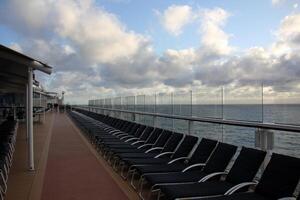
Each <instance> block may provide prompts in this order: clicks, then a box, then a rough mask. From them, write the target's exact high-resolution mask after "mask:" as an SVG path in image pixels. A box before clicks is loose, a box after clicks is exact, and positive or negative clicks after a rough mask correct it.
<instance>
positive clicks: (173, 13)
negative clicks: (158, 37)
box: [159, 5, 195, 36]
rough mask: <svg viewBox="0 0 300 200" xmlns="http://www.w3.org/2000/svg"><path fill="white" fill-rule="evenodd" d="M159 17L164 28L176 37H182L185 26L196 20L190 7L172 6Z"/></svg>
mask: <svg viewBox="0 0 300 200" xmlns="http://www.w3.org/2000/svg"><path fill="white" fill-rule="evenodd" d="M159 15H160V18H161V19H160V20H161V23H162V25H163V27H164V28H165V29H166V30H167V31H168V32H169V33H171V34H173V35H175V36H177V35H180V34H181V33H182V29H183V28H184V26H186V25H187V24H189V23H191V22H192V21H193V20H194V19H195V16H194V14H193V11H192V8H191V7H190V6H188V5H171V6H169V7H168V8H167V9H166V10H165V11H164V12H163V13H162V14H159Z"/></svg>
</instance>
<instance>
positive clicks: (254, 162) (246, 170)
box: [226, 147, 266, 184]
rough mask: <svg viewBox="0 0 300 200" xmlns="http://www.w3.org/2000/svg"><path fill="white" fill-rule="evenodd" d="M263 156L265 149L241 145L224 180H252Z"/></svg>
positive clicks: (236, 182) (233, 181)
mask: <svg viewBox="0 0 300 200" xmlns="http://www.w3.org/2000/svg"><path fill="white" fill-rule="evenodd" d="M265 156H266V152H265V151H261V150H257V149H251V148H246V147H242V149H241V151H240V153H239V155H238V157H237V158H236V159H235V161H234V163H233V165H232V167H231V169H230V171H229V173H228V175H227V176H226V181H227V182H230V183H233V184H239V183H243V182H250V181H252V180H253V179H254V177H255V175H256V173H257V171H258V170H259V168H260V166H261V164H262V162H263V161H264V159H265Z"/></svg>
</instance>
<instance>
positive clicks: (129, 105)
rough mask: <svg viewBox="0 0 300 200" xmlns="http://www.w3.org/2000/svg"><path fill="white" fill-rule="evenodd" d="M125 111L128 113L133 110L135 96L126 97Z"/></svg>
mask: <svg viewBox="0 0 300 200" xmlns="http://www.w3.org/2000/svg"><path fill="white" fill-rule="evenodd" d="M127 109H128V110H130V111H134V110H135V96H128V97H127Z"/></svg>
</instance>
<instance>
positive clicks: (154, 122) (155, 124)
mask: <svg viewBox="0 0 300 200" xmlns="http://www.w3.org/2000/svg"><path fill="white" fill-rule="evenodd" d="M156 98H157V96H156V93H155V94H154V113H156V112H157V109H156V106H157V105H156V104H157V102H156V100H157V99H156ZM153 126H154V127H156V126H157V117H156V116H154V117H153Z"/></svg>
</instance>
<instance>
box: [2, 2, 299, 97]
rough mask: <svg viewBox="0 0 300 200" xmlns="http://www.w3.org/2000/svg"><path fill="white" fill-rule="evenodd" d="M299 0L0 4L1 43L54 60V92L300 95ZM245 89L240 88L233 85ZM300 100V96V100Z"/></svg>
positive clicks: (44, 79) (50, 80)
mask: <svg viewBox="0 0 300 200" xmlns="http://www.w3.org/2000/svg"><path fill="white" fill-rule="evenodd" d="M299 6H300V0H252V1H232V0H222V1H221V0H207V1H206V0H201V1H200V0H186V1H185V0H163V1H162V0H151V1H147V0H59V1H58V0H27V1H21V0H2V1H0V35H1V37H0V43H1V44H3V45H5V46H8V47H10V48H13V49H15V50H17V51H20V52H22V53H25V54H27V55H30V56H32V57H34V58H37V59H39V60H41V61H43V62H46V63H47V64H49V65H51V66H53V68H54V70H53V74H52V75H51V76H47V75H44V74H41V73H37V78H38V80H40V81H41V83H42V84H43V85H44V86H45V88H47V90H49V91H57V92H60V91H65V92H66V101H67V102H70V103H86V102H87V100H88V99H94V98H104V97H109V96H119V95H132V94H153V93H154V92H172V91H175V92H177V91H180V92H181V91H189V90H191V89H193V90H206V91H215V90H213V89H212V88H219V87H221V86H224V87H226V88H227V90H226V91H228V96H230V97H233V96H241V95H240V93H241V91H242V92H244V93H245V91H246V93H247V96H246V98H250V97H251V95H252V96H259V94H260V93H261V92H260V91H261V85H262V84H263V86H264V93H265V95H266V97H267V96H268V95H269V96H272V97H281V98H282V97H284V98H290V99H292V98H294V97H296V96H297V95H298V94H300V80H299V77H300V54H299V49H300V7H299ZM235 88H238V89H235ZM294 99H295V98H294Z"/></svg>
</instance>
